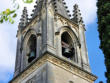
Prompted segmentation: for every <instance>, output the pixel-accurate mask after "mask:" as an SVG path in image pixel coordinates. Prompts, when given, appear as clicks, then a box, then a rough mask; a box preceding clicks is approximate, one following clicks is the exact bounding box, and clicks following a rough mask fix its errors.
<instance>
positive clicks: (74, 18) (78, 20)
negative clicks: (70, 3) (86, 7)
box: [72, 4, 83, 24]
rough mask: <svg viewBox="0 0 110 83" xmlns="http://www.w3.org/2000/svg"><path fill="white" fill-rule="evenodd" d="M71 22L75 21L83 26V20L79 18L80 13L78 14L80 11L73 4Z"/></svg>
mask: <svg viewBox="0 0 110 83" xmlns="http://www.w3.org/2000/svg"><path fill="white" fill-rule="evenodd" d="M72 21H75V22H76V23H78V24H79V23H82V24H83V19H82V17H81V13H80V10H79V8H78V5H77V4H75V5H74V11H73V18H72Z"/></svg>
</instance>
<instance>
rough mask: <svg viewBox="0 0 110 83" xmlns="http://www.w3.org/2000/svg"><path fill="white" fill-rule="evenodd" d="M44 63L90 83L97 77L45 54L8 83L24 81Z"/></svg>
mask: <svg viewBox="0 0 110 83" xmlns="http://www.w3.org/2000/svg"><path fill="white" fill-rule="evenodd" d="M46 62H50V63H51V64H54V65H56V66H58V67H61V68H63V69H65V70H67V71H69V72H71V73H73V74H75V75H77V76H79V77H81V78H83V79H85V80H88V81H90V82H92V81H95V80H96V79H97V77H96V76H94V75H92V74H91V73H89V72H87V71H84V70H83V69H81V68H79V67H77V66H75V65H72V64H70V63H68V62H66V61H64V60H61V59H60V58H57V56H53V55H50V54H45V55H43V56H42V57H40V58H39V59H38V60H37V61H35V62H34V63H33V64H32V65H31V66H29V67H28V68H27V69H26V70H24V71H23V72H22V73H21V74H20V75H18V76H17V77H15V78H13V79H12V81H10V83H20V81H21V80H23V79H25V78H26V77H27V76H29V75H30V74H31V73H33V72H34V71H35V70H37V69H38V68H39V67H40V66H42V65H43V64H45V63H46Z"/></svg>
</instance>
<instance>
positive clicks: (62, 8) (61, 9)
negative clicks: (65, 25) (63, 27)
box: [53, 0, 71, 18]
mask: <svg viewBox="0 0 110 83" xmlns="http://www.w3.org/2000/svg"><path fill="white" fill-rule="evenodd" d="M53 5H54V9H55V12H56V13H58V14H60V15H62V16H64V17H66V18H69V17H70V16H71V15H69V10H67V8H68V7H67V6H66V2H65V1H64V0H53Z"/></svg>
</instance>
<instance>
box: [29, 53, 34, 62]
mask: <svg viewBox="0 0 110 83" xmlns="http://www.w3.org/2000/svg"><path fill="white" fill-rule="evenodd" d="M34 58H35V52H34V51H32V52H31V53H30V55H29V59H28V61H29V62H31V61H32V60H33V59H34Z"/></svg>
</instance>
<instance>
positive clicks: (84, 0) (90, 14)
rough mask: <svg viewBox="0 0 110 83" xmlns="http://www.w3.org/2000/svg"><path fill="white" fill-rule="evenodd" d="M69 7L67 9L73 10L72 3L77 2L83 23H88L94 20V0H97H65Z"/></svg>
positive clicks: (95, 9) (95, 8)
mask: <svg viewBox="0 0 110 83" xmlns="http://www.w3.org/2000/svg"><path fill="white" fill-rule="evenodd" d="M65 1H66V2H67V5H68V7H69V10H71V13H72V10H73V5H74V4H76V3H77V4H78V5H79V8H80V10H81V14H82V17H83V19H84V22H85V24H86V25H87V24H90V23H92V22H94V21H95V20H96V11H97V7H96V1H97V0H74V1H73V0H65Z"/></svg>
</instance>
